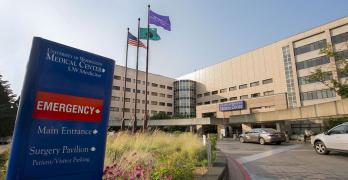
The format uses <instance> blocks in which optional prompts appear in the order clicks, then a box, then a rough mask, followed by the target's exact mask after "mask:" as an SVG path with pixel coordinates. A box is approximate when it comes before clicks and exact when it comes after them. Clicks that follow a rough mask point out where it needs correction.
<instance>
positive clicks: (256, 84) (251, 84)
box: [250, 81, 260, 87]
mask: <svg viewBox="0 0 348 180" xmlns="http://www.w3.org/2000/svg"><path fill="white" fill-rule="evenodd" d="M259 84H260V83H259V81H256V82H252V83H250V87H255V86H258V85H259Z"/></svg>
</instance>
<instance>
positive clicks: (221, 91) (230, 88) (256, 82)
mask: <svg viewBox="0 0 348 180" xmlns="http://www.w3.org/2000/svg"><path fill="white" fill-rule="evenodd" d="M270 83H273V79H272V78H270V79H265V80H262V84H270ZM259 85H260V81H255V82H252V83H250V87H255V86H259ZM247 87H248V84H242V85H239V89H245V88H247ZM235 90H237V86H233V87H229V88H228V91H235ZM225 92H227V88H224V89H220V93H225ZM218 93H219V91H218V90H216V91H212V92H211V93H210V92H205V93H203V94H197V98H201V97H203V96H210V94H211V95H216V94H218Z"/></svg>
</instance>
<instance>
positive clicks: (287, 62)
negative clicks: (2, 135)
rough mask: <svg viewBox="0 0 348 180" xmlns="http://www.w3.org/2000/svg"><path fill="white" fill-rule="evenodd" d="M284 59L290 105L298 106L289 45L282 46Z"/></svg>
mask: <svg viewBox="0 0 348 180" xmlns="http://www.w3.org/2000/svg"><path fill="white" fill-rule="evenodd" d="M282 52H283V61H284V69H285V78H286V87H287V95H288V96H287V100H288V105H289V107H296V104H297V102H296V93H295V83H294V78H293V71H292V63H291V56H290V48H289V46H284V47H282Z"/></svg>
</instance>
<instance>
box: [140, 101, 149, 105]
mask: <svg viewBox="0 0 348 180" xmlns="http://www.w3.org/2000/svg"><path fill="white" fill-rule="evenodd" d="M141 102H142V103H143V104H145V100H142V101H141ZM147 104H149V100H147Z"/></svg>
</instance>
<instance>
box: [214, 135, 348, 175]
mask: <svg viewBox="0 0 348 180" xmlns="http://www.w3.org/2000/svg"><path fill="white" fill-rule="evenodd" d="M217 147H218V148H219V149H220V150H221V151H222V152H224V153H225V155H226V156H227V159H228V165H229V170H230V172H229V173H230V179H231V180H234V179H246V180H247V179H255V180H273V179H330V180H333V179H340V180H341V179H348V173H347V167H348V154H347V153H334V152H332V153H330V155H327V156H323V155H318V154H316V153H315V151H314V150H313V148H312V146H311V145H310V144H291V143H286V144H282V145H260V144H254V143H240V142H238V141H233V140H232V139H224V140H222V141H219V142H218V144H217ZM237 171H239V172H237Z"/></svg>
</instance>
